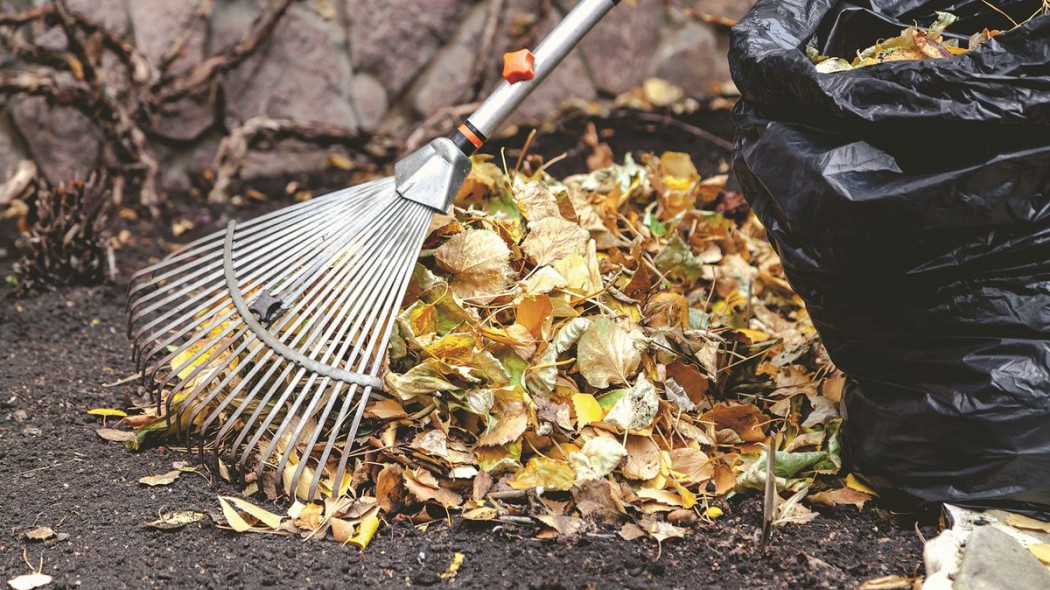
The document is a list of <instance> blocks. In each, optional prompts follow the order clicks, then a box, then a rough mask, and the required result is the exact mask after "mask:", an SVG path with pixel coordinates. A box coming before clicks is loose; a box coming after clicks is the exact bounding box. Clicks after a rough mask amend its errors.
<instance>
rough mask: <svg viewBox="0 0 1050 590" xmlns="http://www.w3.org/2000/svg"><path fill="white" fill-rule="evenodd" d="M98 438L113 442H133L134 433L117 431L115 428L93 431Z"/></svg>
mask: <svg viewBox="0 0 1050 590" xmlns="http://www.w3.org/2000/svg"><path fill="white" fill-rule="evenodd" d="M95 434H97V435H98V436H99V438H103V439H105V440H108V441H113V442H128V441H129V440H135V438H136V436H135V432H134V431H132V430H117V429H116V428H99V429H98V430H96V431H95Z"/></svg>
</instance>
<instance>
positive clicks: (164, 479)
mask: <svg viewBox="0 0 1050 590" xmlns="http://www.w3.org/2000/svg"><path fill="white" fill-rule="evenodd" d="M180 475H182V471H181V470H179V469H176V470H174V471H169V472H167V473H162V474H160V475H147V476H146V477H143V478H141V479H139V483H142V484H146V485H148V486H150V487H153V486H166V485H168V484H170V483H173V482H174V481H175V480H176V479H178V478H179V476H180Z"/></svg>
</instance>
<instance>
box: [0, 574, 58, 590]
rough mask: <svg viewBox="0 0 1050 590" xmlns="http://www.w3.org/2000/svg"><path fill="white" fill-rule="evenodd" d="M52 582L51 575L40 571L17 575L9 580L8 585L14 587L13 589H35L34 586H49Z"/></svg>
mask: <svg viewBox="0 0 1050 590" xmlns="http://www.w3.org/2000/svg"><path fill="white" fill-rule="evenodd" d="M50 583H51V576H49V575H47V574H43V573H40V572H34V573H31V574H22V575H21V576H15V577H13V578H11V579H10V580H8V581H7V585H8V586H10V587H11V588H13V590H33V588H40V587H41V586H47V585H48V584H50Z"/></svg>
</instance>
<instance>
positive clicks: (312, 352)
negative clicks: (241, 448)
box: [242, 211, 403, 471]
mask: <svg viewBox="0 0 1050 590" xmlns="http://www.w3.org/2000/svg"><path fill="white" fill-rule="evenodd" d="M401 215H403V214H402V213H401V212H400V211H399V217H400V216H401ZM399 217H398V218H399ZM394 246H395V243H394V241H392V240H391V241H387V242H386V243H385V244H384V245H383V246H382V250H381V251H380V252H378V253H376V255H375V256H371V257H370V259H369V260H368V263H367V265H366V266H365V268H364V269H363V270H360V271H359V272H362V273H363V274H364V276H362V277H360V279H359V280H358V281H357V284H356V285H354V286H353V287H352V288H351V289H352V290H349V291H347V292H345V293H343V294H340V295H339V296H337V297H335V301H347V300H349V301H354V305H355V307H354V309H353V311H351V312H350V313H347V314H345V316H344V318H345V320H344V324H343V325H345V322H347V321H349V320H350V318H354V319H355V321H360V320H361V315H360V314H359V313H358V312H359V310H360V307H361V305H363V304H364V302H365V301H366V299H367V296H368V295H369V294H370V293H371V292H372V290H375V289H378V288H380V285H379V284H377V283H376V282H374V281H373V280H372V279H373V277H374V274H375V273H379V272H382V270H383V269H384V268H385V265H384V264H383V263H384V262H385V261H386V260H387V256H386V253H387V251H388V250H390V249H391V248H393V247H394ZM353 260H354V259H351V261H350V262H349V263H348V264H347V266H348V267H351V268H352V266H353ZM355 274H356V273H355ZM355 278H357V277H355ZM362 290H365V291H364V293H361V291H362ZM334 313H336V307H335V306H333V307H332V308H331V309H329V310H328V312H327V313H326V314H325V316H324V317H323V318H322V320H321V321H319V322H317V325H316V327H315V331H313V332H312V336H314V337H316V335H318V334H319V332H317V331H316V328H320V327H321V326H323V325H324V324H325V323H326V321H327V319H328V318H330V317H331V315H332V314H334ZM331 333H332V327H330V328H329V330H328V333H327V334H325V337H323V338H320V339H317V340H315V342H317V343H320V344H324V343H326V342H329V341H330V337H331ZM312 344H314V341H311V342H310V343H308V344H306V345H304V346H303V347H301V350H302V351H303V352H304V353H307V354H308V356H309V357H310V358H317V355H318V354H319V353H321V351H320V350H319V349H316V348H314V349H309V348H308V347H309V346H310V345H312ZM307 351H309V352H307ZM304 374H305V371H303V370H300V371H299V372H298V373H297V374H296V376H295V378H294V380H293V381H292V383H291V384H290V385H289V387H288V389H287V392H286V395H284V396H282V398H281V399H279V400H278V402H277V407H279V406H281V405H283V404H284V402H285V399H286V398H287V393H290V392H291V391H292V390H293V389H294V388H295V387H296V385H298V383H299V381H300V380H301V379H302V377H303V375H304ZM313 377H314V378H315V377H316V375H315V376H313ZM304 397H305V396H302V395H300V396H298V397H297V398H296V400H295V401H294V402H293V405H292V407H291V408H290V409H289V410H288V411H287V413H286V414H285V418H284V420H283V421H282V423H281V425H280V426H279V427H278V428H277V430H276V431H275V433H274V436H273V438H272V439H271V441H270V443H269V445H268V446H267V447H266V450H264V451H263V453H262V455H263V456H264V457H269V456H270V454H271V453H272V451H273V449H274V447H275V446H276V444H277V443H278V441H279V440H280V439H281V437H282V436H283V435H284V433H285V431H286V430H287V428H288V426H289V424H290V423H291V421H292V419H294V417H295V415H296V414H295V413H296V411H297V410H298V408H299V405H300V404H301V403H302V400H303V398H304ZM277 407H275V410H276V409H277ZM276 415H277V414H276V411H271V413H270V415H268V416H267V418H266V420H265V421H264V422H263V424H262V425H261V426H260V427H259V429H258V431H257V433H256V435H255V436H254V437H253V438H252V440H251V441H250V442H249V444H248V448H247V449H246V450H245V452H246V453H247V452H249V451H250V449H252V448H254V447H255V446H256V445H257V444H258V442H259V439H260V438H261V434H262V433H263V432H264V431H265V430H266V429H267V428H268V427H269V425H270V423H271V422H272V421H273V419H274V418H276ZM302 425H303V423H302V421H300V428H298V429H297V430H296V436H297V435H298V433H299V432H300V431H301V427H302ZM296 440H297V439H296V437H295V436H293V437H292V439H291V441H290V445H289V447H288V448H291V446H294V443H295V441H296ZM286 453H287V452H286ZM286 456H287V455H286ZM283 462H284V461H282V465H281V467H282V468H283ZM242 463H243V458H242ZM261 465H262V464H261V463H260V466H261ZM278 471H280V469H279V470H278Z"/></svg>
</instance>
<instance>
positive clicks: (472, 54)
mask: <svg viewBox="0 0 1050 590" xmlns="http://www.w3.org/2000/svg"><path fill="white" fill-rule="evenodd" d="M487 15H488V6H486V5H485V4H479V5H478V6H476V7H475V8H474V9H473V10H472V11H471V12H470V14H469V15H468V16H467V18H466V20H465V21H464V22H463V26H462V27H460V29H459V30H458V31H456V35H455V37H454V38H453V39H452V41H451V42H450V43H448V44H447V45H446V46H445V47H444V48H443V49H442V50H441V51H440V52H439V53H438V54H437V56H435V57H434V59H433V61H431V63H430V66H429V67H427V69H426V71H425V72H423V74H422V75H420V76H419V82H418V83H417V84H416V86H415V87H414V88H413V91H412V94H413V96H414V98H413V101H412V102H413V106H414V107H415V109H416V111H417V112H418V113H420V114H421V115H422V116H423V117H426V116H428V115H431V114H433V113H435V112H437V111H438V110H440V109H442V108H444V107H448V106H452V105H454V104H456V103H457V102H459V101H460V100H463V99H465V98H467V97H466V94H467V91H468V90H469V87H470V85H471V83H472V82H473V81H472V80H471V79H470V75H471V72H472V70H473V69H474V61H475V60H476V59H478V58H479V57H480V56H478V53H477V52H478V51H479V49H480V48H479V44H480V43H481V39H480V37H481V35H482V33H483V32H484V28H485V20H486V18H487Z"/></svg>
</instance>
